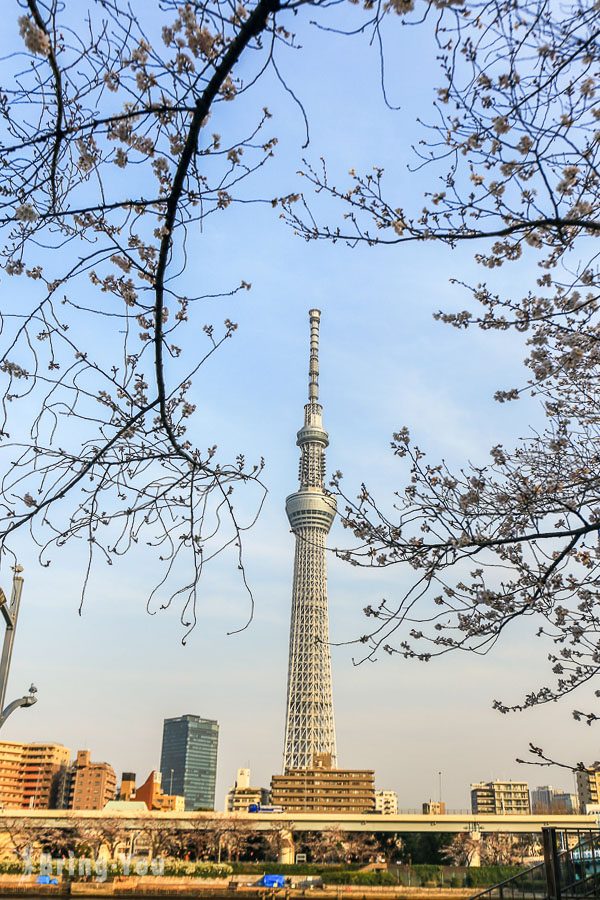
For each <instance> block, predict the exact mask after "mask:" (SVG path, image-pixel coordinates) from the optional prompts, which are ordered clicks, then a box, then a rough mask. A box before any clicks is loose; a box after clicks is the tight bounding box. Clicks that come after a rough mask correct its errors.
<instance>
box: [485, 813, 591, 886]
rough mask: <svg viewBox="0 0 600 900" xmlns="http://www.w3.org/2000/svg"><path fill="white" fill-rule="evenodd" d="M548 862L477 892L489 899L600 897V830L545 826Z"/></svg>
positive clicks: (544, 842) (545, 856)
mask: <svg viewBox="0 0 600 900" xmlns="http://www.w3.org/2000/svg"><path fill="white" fill-rule="evenodd" d="M542 838H543V844H544V862H543V863H538V865H536V866H533V867H532V868H530V869H526V870H525V871H524V872H520V873H519V874H518V875H513V877H512V878H509V879H507V880H506V881H503V882H501V883H500V884H496V885H494V886H493V887H491V888H487V889H486V890H484V891H480V892H479V893H478V894H475V895H474V896H473V897H472V898H471V900H475V898H482V900H483V898H486V900H581V898H584V897H600V830H599V829H586V830H581V829H565V830H562V831H557V830H556V829H555V828H544V829H543V831H542Z"/></svg>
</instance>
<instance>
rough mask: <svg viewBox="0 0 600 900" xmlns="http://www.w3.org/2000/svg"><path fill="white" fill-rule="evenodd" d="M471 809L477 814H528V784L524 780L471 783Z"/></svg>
mask: <svg viewBox="0 0 600 900" xmlns="http://www.w3.org/2000/svg"><path fill="white" fill-rule="evenodd" d="M471 810H472V812H473V813H476V814H477V815H486V814H488V815H494V816H502V815H506V816H517V815H521V816H528V815H530V814H531V804H530V801H529V785H528V784H527V783H526V782H525V781H480V782H478V783H477V784H472V785H471Z"/></svg>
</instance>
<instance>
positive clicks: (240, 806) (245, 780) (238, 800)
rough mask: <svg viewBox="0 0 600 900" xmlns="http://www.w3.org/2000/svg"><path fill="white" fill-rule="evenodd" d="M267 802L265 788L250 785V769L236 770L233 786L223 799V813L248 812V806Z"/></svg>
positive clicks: (267, 792) (267, 795) (266, 790)
mask: <svg viewBox="0 0 600 900" xmlns="http://www.w3.org/2000/svg"><path fill="white" fill-rule="evenodd" d="M268 802H269V791H268V789H267V788H260V787H252V786H251V785H250V769H238V770H237V776H236V779H235V784H234V786H233V787H232V788H231V790H230V791H228V793H227V796H226V797H225V812H248V807H249V806H250V805H252V804H259V803H260V804H261V805H263V806H264V805H265V804H267V803H268Z"/></svg>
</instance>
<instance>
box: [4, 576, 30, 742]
mask: <svg viewBox="0 0 600 900" xmlns="http://www.w3.org/2000/svg"><path fill="white" fill-rule="evenodd" d="M13 571H14V573H15V574H14V577H13V585H12V593H11V597H10V603H9V602H8V600H7V599H6V594H5V593H4V591H3V590H2V588H0V613H1V614H2V617H3V619H4V622H5V625H6V631H5V633H4V643H3V645H2V656H0V710H1V712H0V728H2V726H3V725H4V723H5V722H6V720H7V719H8V717H9V716H10V714H11V713H13V712H14V711H15V709H19V707H21V706H22V707H28V706H33V704H34V703H35V702H36V701H37V697H36V696H35V694H36V688H35V686H34V685H33V684H32V685H31V687H30V688H29V693H28V694H25V696H23V697H19V698H18V699H17V700H13V701H12V703H9V704H8V706H6V707H5V706H4V703H5V700H6V687H7V684H8V676H9V674H10V662H11V659H12V651H13V644H14V641H15V631H16V630H17V619H18V617H19V606H20V604H21V593H22V591H23V576H22V575H21V572H22V571H23V567H22V566H15V567H14V570H13Z"/></svg>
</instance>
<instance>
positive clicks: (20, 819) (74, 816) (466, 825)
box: [0, 803, 598, 834]
mask: <svg viewBox="0 0 600 900" xmlns="http://www.w3.org/2000/svg"><path fill="white" fill-rule="evenodd" d="M127 806H128V804H126V803H119V804H115V808H113V809H108V810H106V809H105V810H71V809H69V810H61V809H33V810H30V809H27V810H20V809H15V810H9V809H5V810H1V811H0V828H1V827H2V823H3V822H4V827H7V826H11V825H12V826H16V825H18V824H21V825H34V823H35V824H38V825H39V827H40V828H44V827H52V828H69V827H73V825H74V824H75V823H76V822H85V823H86V824H91V822H92V821H97V822H101V821H103V820H107V819H111V820H113V821H114V820H115V819H119V820H121V821H122V822H123V826H124V827H125V828H131V829H135V828H147V827H148V826H150V827H152V825H153V824H154V825H155V827H160V825H161V824H164V825H165V826H166V827H170V828H176V829H177V828H179V829H181V830H182V831H187V830H190V829H194V830H195V829H203V828H207V829H208V828H211V827H214V828H216V829H227V828H228V827H230V828H235V827H236V826H239V827H251V828H252V830H256V831H273V830H274V829H276V830H284V831H289V832H290V833H292V834H293V833H294V832H296V831H328V830H333V829H335V830H340V831H359V832H361V831H362V832H392V833H402V832H409V833H410V832H423V831H430V832H431V831H438V832H445V833H460V832H469V833H480V834H489V833H498V832H500V833H507V834H533V833H536V832H541V830H542V828H545V827H551V828H557V829H566V828H582V829H586V828H597V827H598V817H597V816H596V815H566V814H562V815H543V816H511V815H502V816H492V815H470V814H465V813H462V814H453V813H448V814H446V815H419V814H415V813H412V814H408V813H398V814H397V815H378V814H372V813H365V814H362V815H344V814H336V813H210V812H149V811H147V810H146V811H140V810H139V809H137V808H132V809H130V810H129V809H127ZM136 806H137V804H131V807H136Z"/></svg>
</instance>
